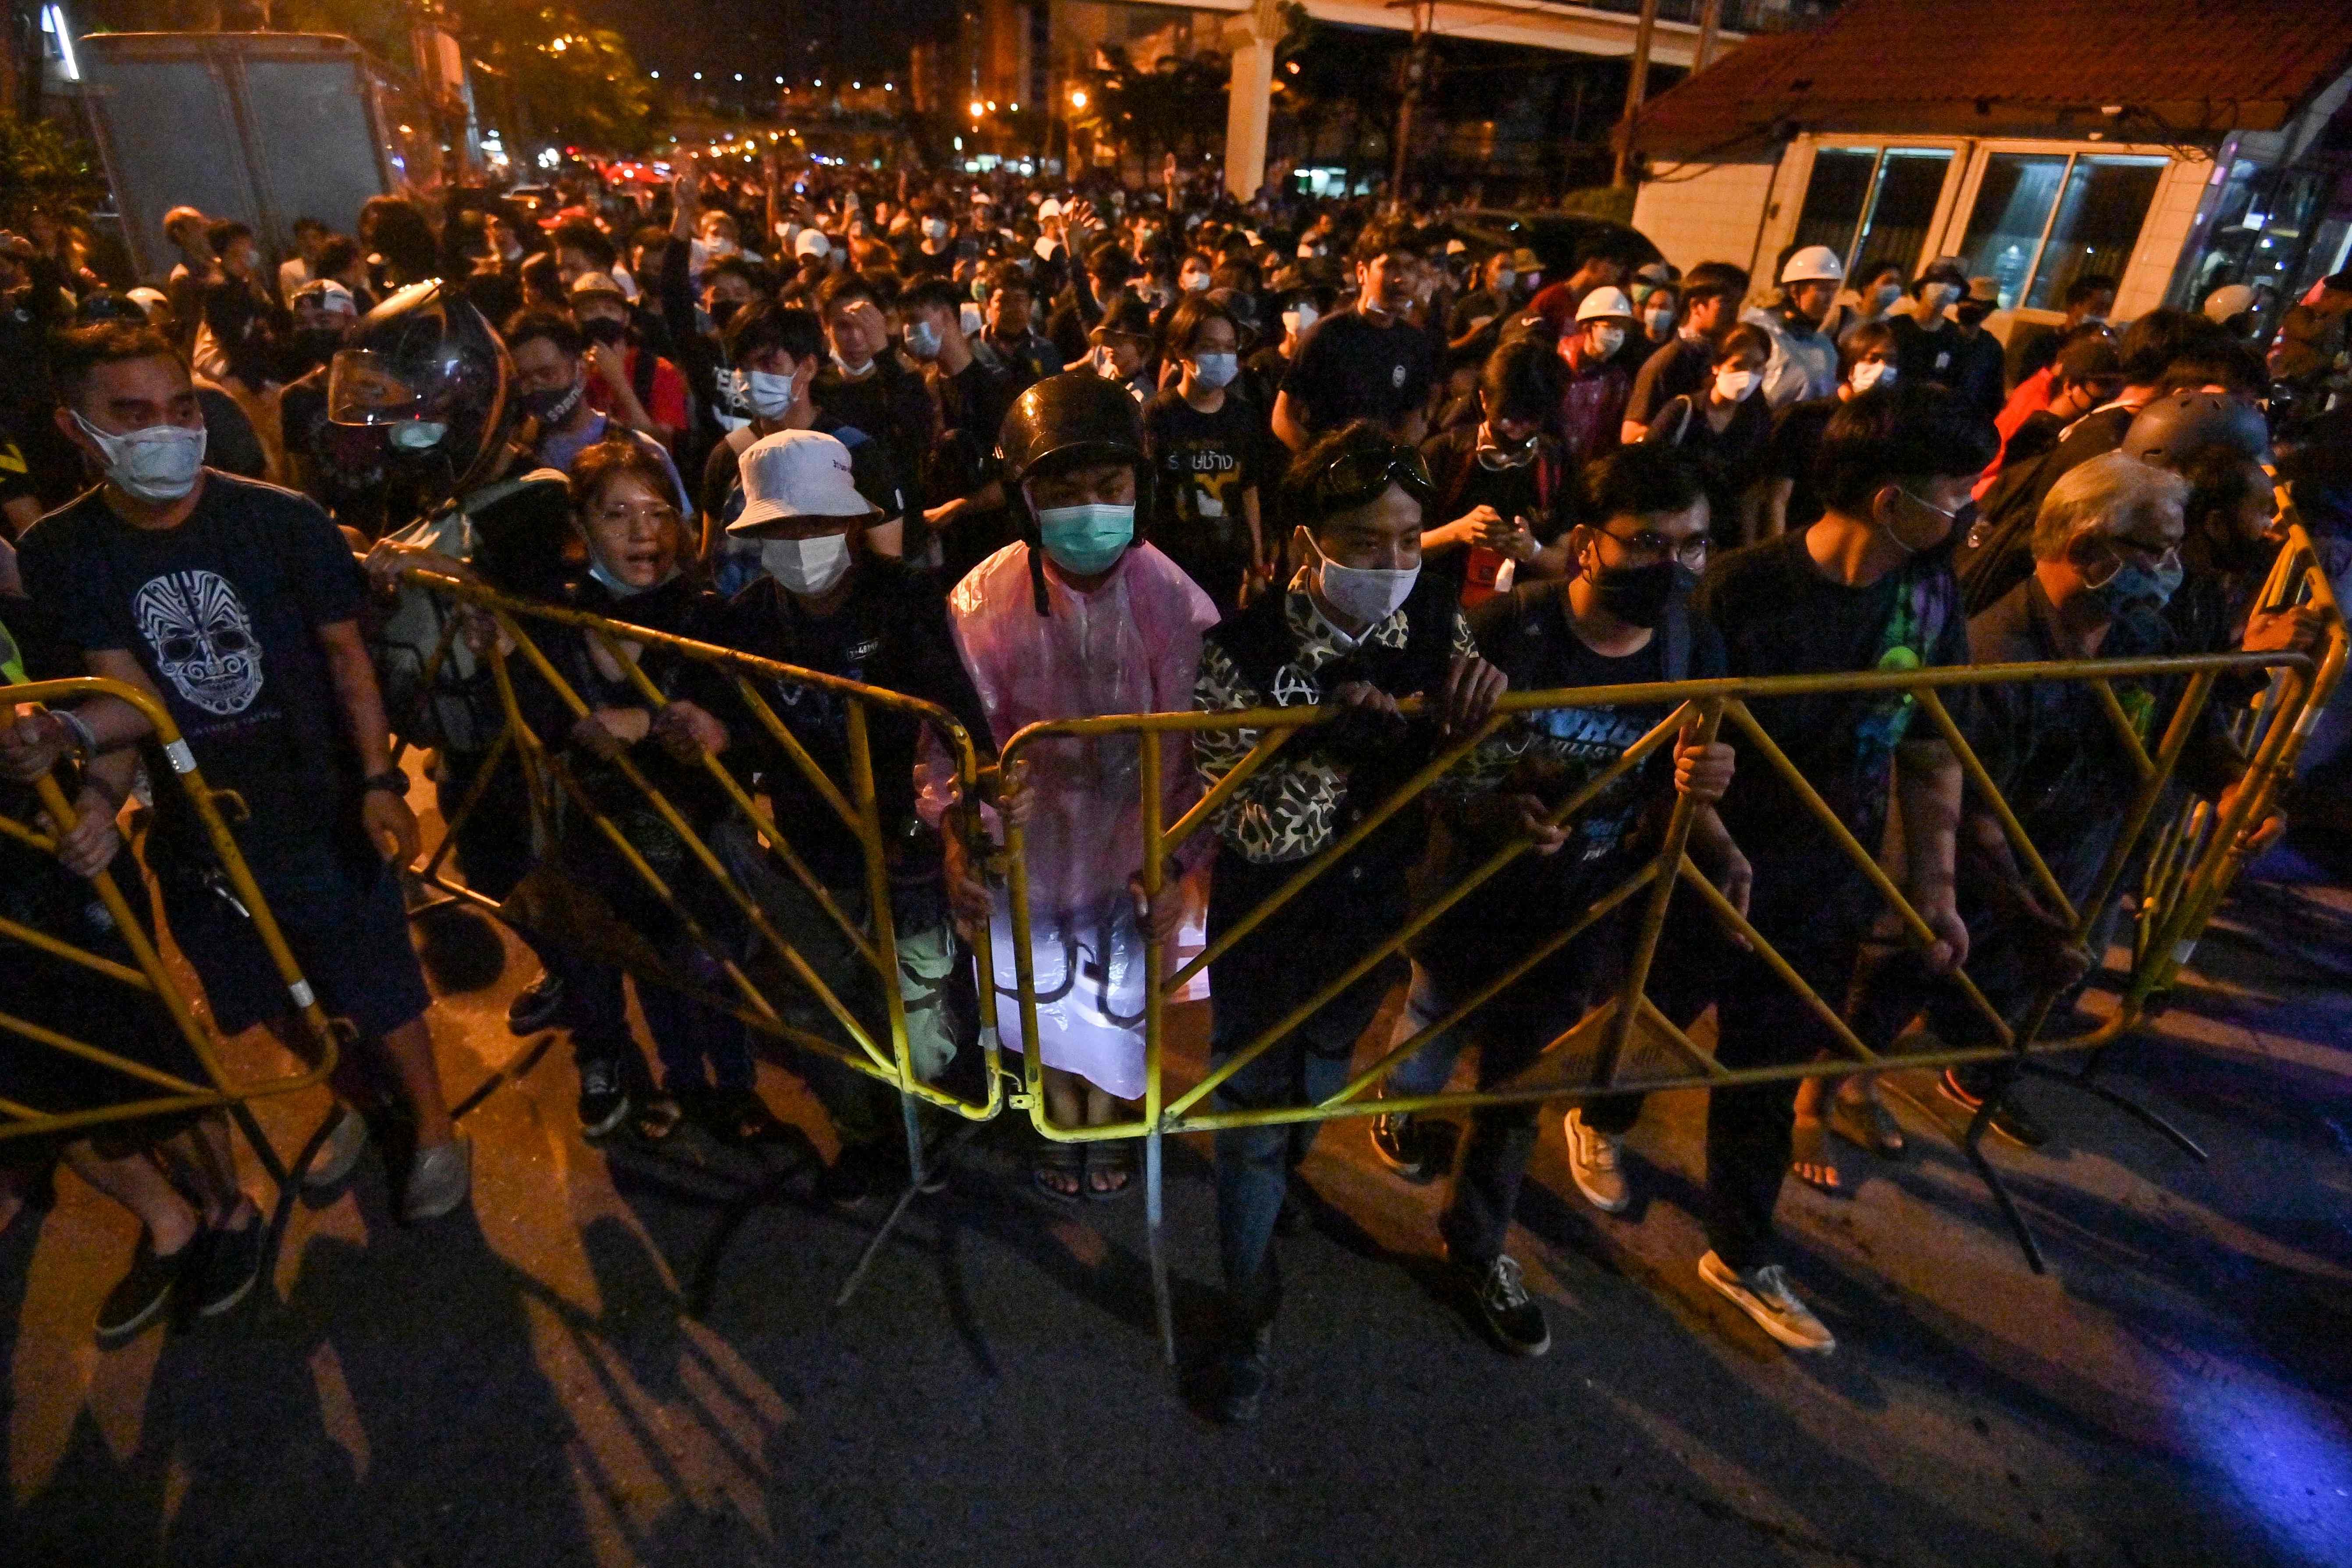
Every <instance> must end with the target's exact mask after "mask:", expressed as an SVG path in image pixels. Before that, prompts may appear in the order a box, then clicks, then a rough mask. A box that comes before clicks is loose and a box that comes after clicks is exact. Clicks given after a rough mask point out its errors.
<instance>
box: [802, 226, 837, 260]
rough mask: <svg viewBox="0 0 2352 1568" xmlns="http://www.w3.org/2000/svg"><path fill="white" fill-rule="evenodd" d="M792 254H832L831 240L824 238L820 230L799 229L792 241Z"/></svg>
mask: <svg viewBox="0 0 2352 1568" xmlns="http://www.w3.org/2000/svg"><path fill="white" fill-rule="evenodd" d="M832 254H833V241H831V240H829V239H827V238H825V237H824V232H823V231H822V230H819V229H814V228H804V229H803V230H801V232H800V236H799V237H798V238H796V239H794V240H793V255H794V256H830V255H832Z"/></svg>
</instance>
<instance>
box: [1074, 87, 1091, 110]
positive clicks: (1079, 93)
mask: <svg viewBox="0 0 2352 1568" xmlns="http://www.w3.org/2000/svg"><path fill="white" fill-rule="evenodd" d="M1086 106H1087V89H1085V88H1082V87H1074V88H1072V89H1070V107H1071V108H1072V109H1084V108H1085V107H1086Z"/></svg>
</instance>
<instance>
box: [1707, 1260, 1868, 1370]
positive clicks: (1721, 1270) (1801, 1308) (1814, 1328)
mask: <svg viewBox="0 0 2352 1568" xmlns="http://www.w3.org/2000/svg"><path fill="white" fill-rule="evenodd" d="M1698 1277H1699V1278H1700V1279H1704V1280H1706V1282H1707V1283H1708V1284H1709V1285H1712V1286H1714V1287H1715V1288H1716V1289H1717V1290H1719V1291H1721V1292H1722V1293H1723V1294H1724V1295H1725V1296H1726V1297H1727V1298H1729V1299H1730V1300H1731V1301H1732V1302H1733V1304H1734V1305H1736V1306H1738V1309H1739V1310H1741V1311H1743V1312H1745V1313H1747V1314H1748V1316H1749V1317H1751V1318H1753V1319H1755V1320H1756V1326H1757V1327H1758V1328H1759V1329H1762V1330H1763V1331H1765V1332H1766V1333H1768V1334H1769V1335H1771V1336H1772V1337H1773V1338H1774V1339H1776V1340H1778V1341H1780V1342H1781V1343H1782V1344H1784V1345H1786V1346H1788V1347H1789V1348H1790V1350H1792V1351H1811V1352H1817V1353H1819V1354H1822V1355H1827V1354H1828V1353H1829V1352H1832V1351H1833V1350H1835V1349H1837V1336H1836V1335H1834V1334H1832V1333H1831V1332H1830V1331H1829V1326H1828V1325H1827V1324H1825V1323H1823V1322H1822V1321H1821V1320H1820V1319H1819V1318H1816V1317H1815V1316H1813V1310H1812V1309H1811V1307H1808V1306H1806V1305H1805V1304H1804V1303H1803V1302H1802V1301H1801V1300H1798V1299H1797V1293H1796V1292H1795V1291H1793V1290H1791V1289H1789V1271H1788V1270H1787V1269H1785V1268H1781V1267H1780V1265H1779V1264H1777V1263H1767V1264H1765V1265H1764V1266H1763V1267H1762V1268H1751V1269H1748V1271H1747V1272H1745V1273H1741V1272H1739V1271H1738V1270H1737V1269H1734V1268H1732V1267H1731V1265H1729V1264H1727V1263H1726V1262H1725V1261H1724V1260H1723V1259H1722V1258H1718V1257H1717V1256H1716V1255H1715V1254H1714V1253H1713V1252H1709V1253H1708V1254H1707V1255H1706V1257H1705V1258H1700V1259H1699V1260H1698Z"/></svg>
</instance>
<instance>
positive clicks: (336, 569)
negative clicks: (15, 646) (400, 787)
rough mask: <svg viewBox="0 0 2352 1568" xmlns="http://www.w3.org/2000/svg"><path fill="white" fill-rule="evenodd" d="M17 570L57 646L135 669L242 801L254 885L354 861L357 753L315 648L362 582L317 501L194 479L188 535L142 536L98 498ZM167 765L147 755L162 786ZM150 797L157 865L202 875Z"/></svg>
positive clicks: (204, 853)
mask: <svg viewBox="0 0 2352 1568" xmlns="http://www.w3.org/2000/svg"><path fill="white" fill-rule="evenodd" d="M20 565H21V568H22V571H23V574H24V579H25V588H26V593H27V595H29V596H30V597H31V598H32V599H33V600H34V601H35V602H37V604H39V605H43V606H44V607H45V608H46V609H47V612H48V613H49V614H50V615H51V616H54V617H55V621H56V624H57V626H58V628H59V630H60V632H61V633H62V635H63V637H64V638H65V639H66V640H67V641H68V642H70V643H71V644H73V645H74V646H75V647H79V649H81V650H82V651H83V652H85V653H89V652H94V651H97V650H100V649H109V648H122V649H126V650H128V651H129V652H130V653H131V655H132V656H133V657H134V658H137V659H138V660H139V663H140V665H141V667H142V668H144V669H145V670H146V672H147V677H148V679H150V680H152V682H154V685H155V689H157V690H158V691H160V692H162V693H163V700H164V702H165V703H166V705H167V706H168V707H169V708H170V710H171V714H172V718H173V722H175V723H177V724H178V725H179V727H180V732H181V734H182V735H183V736H184V738H185V739H186V741H187V742H188V746H189V749H190V750H191V751H193V752H194V755H195V761H196V764H197V766H199V767H200V768H202V769H203V770H204V774H205V782H206V783H207V784H211V785H212V786H213V787H214V788H215V789H231V790H235V791H236V793H237V795H239V796H240V797H242V798H243V800H244V802H245V806H246V813H245V817H244V820H243V821H242V822H241V823H240V822H237V821H236V812H235V810H234V808H230V809H229V811H228V812H227V813H226V815H227V816H230V818H231V821H232V826H233V827H234V828H235V830H236V840H237V845H238V847H239V848H241V849H242V850H243V851H244V852H245V856H246V858H247V860H248V861H250V862H252V864H253V867H254V868H255V870H256V871H257V872H265V873H266V872H267V871H268V869H270V868H274V867H279V866H290V865H295V864H315V863H316V862H317V860H318V858H319V857H320V853H321V851H322V850H327V851H337V852H341V853H342V854H345V855H349V854H351V853H352V852H353V851H354V850H356V851H357V852H358V853H359V854H360V855H362V856H364V855H365V854H366V853H367V842H366V836H365V834H364V832H363V831H362V829H361V827H360V825H359V809H358V803H359V795H360V766H359V758H358V753H357V752H356V751H355V750H354V749H353V747H352V743H351V738H350V731H349V729H348V727H347V726H346V724H345V723H344V721H343V716H342V709H341V704H340V703H339V702H338V701H337V700H336V697H335V691H334V684H333V681H332V679H331V676H330V674H329V671H328V668H327V660H326V655H325V653H324V651H323V650H322V649H321V648H320V645H319V640H318V637H317V636H316V635H315V628H317V627H319V626H330V625H332V624H334V623H335V622H338V621H349V620H354V619H356V618H357V617H358V616H359V614H360V612H361V610H362V607H363V605H364V604H365V601H366V596H367V581H366V578H365V576H364V575H363V574H362V573H361V571H360V568H359V563H357V562H356V561H355V560H354V559H353V558H352V552H351V548H350V546H349V545H348V544H346V543H345V542H344V540H343V536H342V534H341V532H339V531H337V530H336V528H335V525H334V524H333V523H332V522H331V521H329V520H328V518H327V514H326V513H325V512H324V511H322V510H320V508H319V506H318V504H317V503H316V502H314V501H311V500H308V499H306V498H304V497H302V496H299V495H297V494H295V493H294V492H293V491H291V490H284V489H278V488H277V487H276V486H274V485H265V484H258V483H256V482H254V481H252V480H248V479H233V478H231V477H230V476H228V475H226V474H223V473H219V472H216V471H214V470H210V469H207V470H206V471H205V488H204V493H203V494H202V495H201V496H200V497H198V499H197V501H196V505H195V509H194V510H193V511H191V512H190V513H189V514H188V517H187V519H186V521H184V522H182V523H181V524H180V525H179V526H178V527H177V528H173V529H169V530H165V531H147V530H144V529H140V528H135V527H133V526H131V524H130V523H128V522H125V521H123V520H122V519H121V518H120V517H118V516H116V515H115V513H114V511H113V510H112V509H111V508H110V507H109V506H108V505H107V504H106V499H105V493H104V491H103V490H102V489H93V490H91V491H90V492H89V493H88V494H87V495H84V496H82V497H81V498H80V499H79V500H75V501H73V502H71V503H70V504H68V505H67V506H65V507H62V508H60V509H59V510H57V511H54V512H51V513H50V514H49V515H48V516H47V517H45V518H43V519H41V521H39V522H37V523H36V524H34V525H33V528H32V529H31V531H28V532H27V533H26V535H25V539H24V542H23V544H22V546H21V547H20ZM169 765H170V764H169V762H168V760H167V759H165V758H163V756H162V755H161V754H160V752H155V751H154V750H153V749H152V748H151V752H150V755H149V757H148V768H149V771H150V773H153V774H155V775H156V776H157V777H158V779H159V783H160V778H161V772H160V770H163V769H167V768H168V767H169ZM155 797H156V802H155V803H156V840H155V846H154V847H155V849H156V850H157V851H158V852H160V853H161V854H162V855H163V857H164V858H166V859H167V860H168V859H177V860H179V861H181V862H182V863H184V864H192V865H196V866H202V865H204V864H205V862H206V861H207V859H208V858H209V851H208V850H207V849H206V848H205V837H204V833H203V829H202V827H201V825H200V824H198V823H197V822H196V821H195V820H194V814H193V813H192V812H191V811H189V810H188V808H187V806H186V804H185V799H184V795H182V793H181V792H180V791H178V790H176V789H173V788H169V787H159V788H158V789H157V790H156V792H155Z"/></svg>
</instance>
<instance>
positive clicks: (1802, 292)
mask: <svg viewBox="0 0 2352 1568" xmlns="http://www.w3.org/2000/svg"><path fill="white" fill-rule="evenodd" d="M1844 282H1845V264H1844V263H1843V262H1842V261H1840V260H1839V259H1838V256H1837V252H1836V251H1834V250H1832V249H1831V248H1830V247H1828V246H1826V245H1808V246H1806V247H1803V248H1801V249H1800V250H1796V251H1793V252H1791V253H1790V257H1789V259H1788V260H1786V261H1784V262H1782V263H1781V264H1780V299H1779V300H1776V301H1774V302H1773V303H1772V304H1770V305H1769V306H1751V307H1749V308H1748V310H1743V311H1741V312H1740V315H1739V319H1740V320H1741V321H1748V322H1751V323H1753V324H1754V325H1756V326H1759V327H1761V328H1763V329H1764V330H1765V331H1766V332H1768V333H1769V334H1770V335H1771V338H1772V357H1771V359H1770V360H1769V361H1768V362H1767V363H1766V364H1765V366H1764V400H1765V402H1767V403H1768V404H1769V405H1771V406H1772V407H1774V408H1786V407H1788V406H1789V405H1790V404H1792V403H1802V402H1804V401H1805V400H1807V399H1808V398H1814V397H1827V396H1829V395H1831V394H1832V393H1833V392H1835V391H1836V390H1837V385H1838V350H1837V343H1836V342H1835V341H1834V340H1833V339H1832V338H1831V337H1830V335H1829V334H1828V333H1826V332H1824V331H1822V321H1825V320H1826V319H1827V318H1828V316H1829V313H1830V310H1831V307H1832V306H1833V305H1835V304H1836V303H1837V294H1838V289H1839V288H1840V287H1841V286H1842V285H1843V283H1844Z"/></svg>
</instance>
